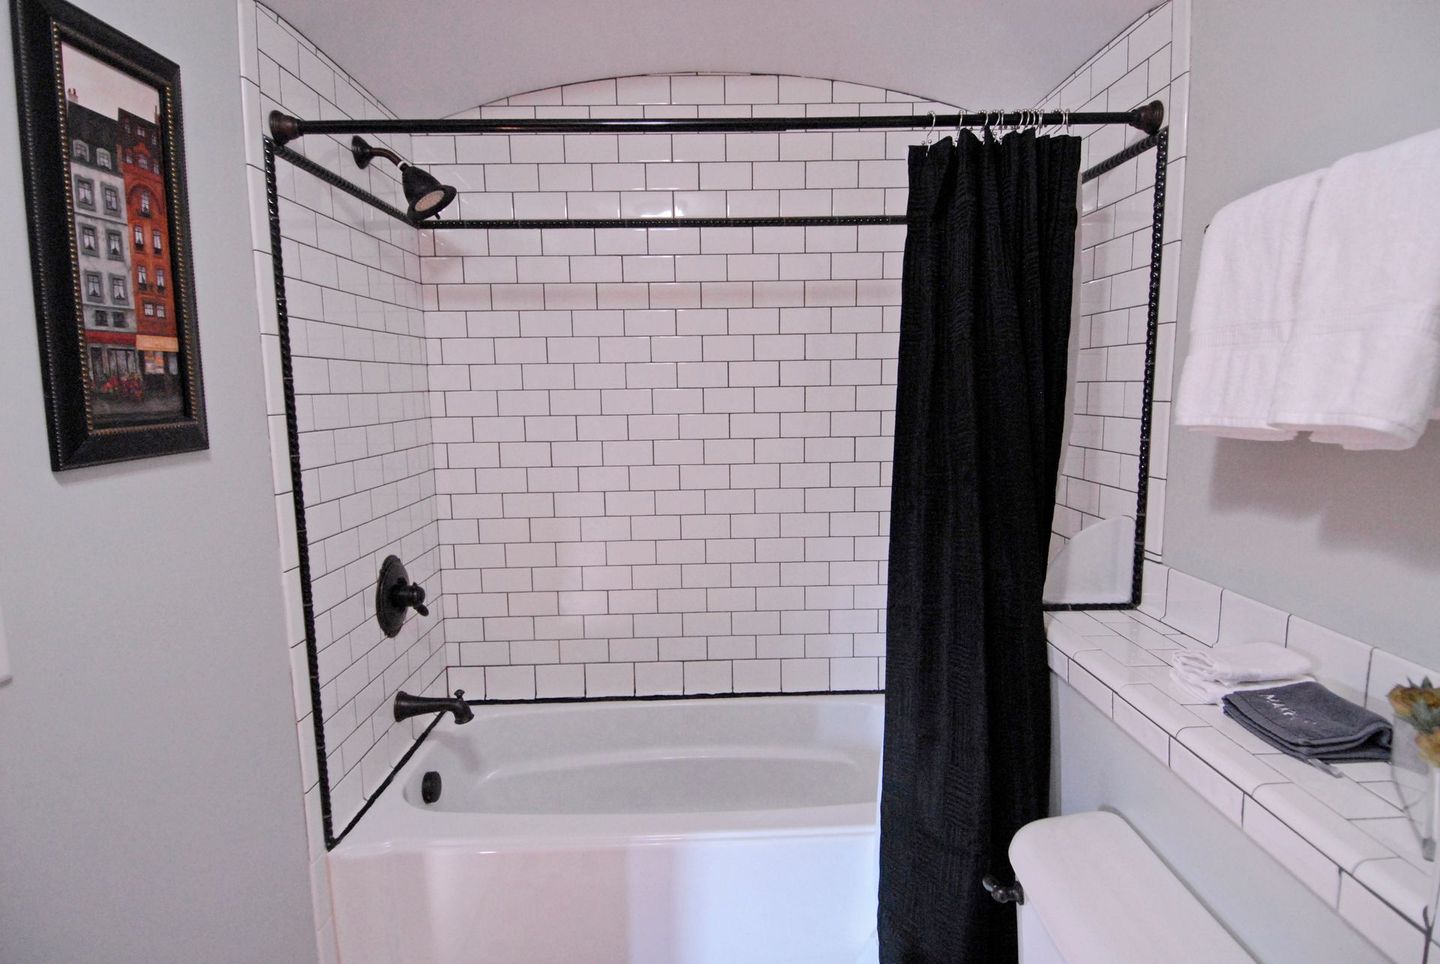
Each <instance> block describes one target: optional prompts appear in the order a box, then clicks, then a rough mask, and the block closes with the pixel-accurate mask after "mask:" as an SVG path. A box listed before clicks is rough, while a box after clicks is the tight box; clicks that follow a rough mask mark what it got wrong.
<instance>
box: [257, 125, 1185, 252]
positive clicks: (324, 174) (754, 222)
mask: <svg viewBox="0 0 1440 964" xmlns="http://www.w3.org/2000/svg"><path fill="white" fill-rule="evenodd" d="M1160 136H1161V135H1160V134H1158V133H1157V134H1151V135H1150V136H1149V137H1147V138H1145V139H1143V140H1139V141H1136V142H1135V143H1134V144H1131V145H1130V146H1129V147H1126V148H1124V149H1123V150H1120V151H1116V152H1115V153H1114V154H1111V155H1110V156H1109V157H1107V158H1105V159H1104V160H1102V161H1100V162H1099V163H1097V164H1095V165H1093V166H1092V167H1090V168H1088V169H1087V170H1085V172H1084V173H1082V174H1081V175H1080V182H1081V183H1082V184H1084V183H1086V182H1088V181H1093V180H1095V178H1097V177H1099V176H1100V175H1102V174H1104V173H1105V172H1106V171H1110V170H1114V169H1115V168H1117V167H1119V166H1120V165H1121V164H1123V163H1125V162H1126V161H1128V160H1130V159H1131V158H1132V157H1138V156H1139V155H1141V154H1143V153H1145V152H1146V151H1148V150H1149V149H1150V148H1152V147H1154V146H1156V144H1157V143H1159V139H1160ZM266 143H267V144H270V145H272V147H273V150H274V152H275V156H276V157H282V158H284V159H285V160H287V161H289V162H290V163H291V164H293V165H295V166H296V167H298V168H299V169H300V170H302V171H305V172H306V173H307V174H310V175H313V176H314V177H317V178H319V179H320V180H322V181H324V182H325V183H326V184H329V185H331V186H333V187H336V188H339V189H340V190H342V191H344V192H345V193H346V194H348V195H350V196H351V197H353V198H357V199H359V200H361V201H364V202H365V203H366V204H368V205H370V206H371V207H373V208H375V209H376V210H378V211H383V212H384V213H386V214H388V215H390V216H391V217H392V218H394V219H395V220H397V221H404V222H405V223H406V224H410V225H414V226H415V227H422V228H430V229H434V230H445V229H450V230H472V231H473V230H487V229H488V230H492V231H504V230H516V229H547V228H589V229H595V228H770V227H830V226H839V225H843V226H850V225H861V226H863V225H875V224H904V223H905V215H903V214H834V215H810V216H787V217H753V218H739V217H736V218H732V217H724V218H693V217H692V218H675V217H671V218H541V219H521V220H504V219H477V218H453V219H448V220H447V219H440V220H434V221H412V220H411V219H410V217H409V215H407V214H406V213H405V212H404V211H402V210H400V209H399V208H397V207H395V206H394V205H393V204H388V203H386V202H385V201H383V200H381V199H380V198H379V197H377V196H375V195H374V194H372V193H370V192H369V191H367V190H365V189H364V188H363V187H361V186H360V185H358V184H355V183H354V182H352V181H347V180H345V178H343V177H341V176H340V175H339V174H336V173H335V172H334V171H331V170H330V169H329V168H326V167H323V166H322V165H320V164H317V163H315V162H314V161H312V160H310V158H308V157H306V156H305V155H304V154H301V153H298V152H297V151H294V150H291V149H290V148H288V147H285V146H283V145H280V144H275V143H274V142H273V141H272V140H271V139H269V138H267V139H266Z"/></svg>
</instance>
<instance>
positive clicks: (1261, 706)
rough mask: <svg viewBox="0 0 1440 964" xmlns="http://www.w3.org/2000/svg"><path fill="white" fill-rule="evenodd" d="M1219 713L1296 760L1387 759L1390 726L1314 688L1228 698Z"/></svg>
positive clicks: (1279, 688)
mask: <svg viewBox="0 0 1440 964" xmlns="http://www.w3.org/2000/svg"><path fill="white" fill-rule="evenodd" d="M1224 707H1225V715H1226V716H1228V717H1230V718H1231V719H1232V720H1234V721H1235V722H1236V723H1239V724H1240V725H1241V726H1243V727H1245V729H1247V730H1249V731H1250V732H1251V733H1253V734H1254V735H1255V736H1257V737H1259V738H1260V739H1262V740H1264V741H1265V742H1266V743H1268V744H1270V745H1271V746H1273V747H1275V748H1276V749H1277V750H1279V751H1281V752H1282V753H1288V754H1289V755H1290V756H1293V757H1298V758H1300V759H1302V760H1308V759H1318V760H1325V761H1328V762H1336V763H1340V762H1345V761H1348V760H1388V759H1390V724H1389V723H1387V722H1386V721H1385V719H1384V718H1383V717H1381V716H1379V715H1378V714H1375V713H1372V712H1370V711H1369V710H1367V709H1365V707H1363V706H1358V705H1356V704H1354V703H1352V702H1350V701H1349V700H1347V699H1345V698H1344V697H1341V696H1337V695H1336V694H1334V693H1332V692H1330V691H1329V690H1327V689H1326V688H1325V687H1323V686H1321V685H1320V684H1319V683H1293V684H1291V685H1289V686H1276V687H1272V688H1270V689H1263V690H1243V691H1240V692H1236V693H1230V694H1228V695H1226V697H1225V699H1224Z"/></svg>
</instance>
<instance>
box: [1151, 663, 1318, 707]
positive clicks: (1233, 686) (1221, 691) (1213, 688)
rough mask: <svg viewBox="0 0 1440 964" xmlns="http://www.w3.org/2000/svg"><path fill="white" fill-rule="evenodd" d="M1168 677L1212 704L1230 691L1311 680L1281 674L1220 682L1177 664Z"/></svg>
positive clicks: (1304, 677)
mask: <svg viewBox="0 0 1440 964" xmlns="http://www.w3.org/2000/svg"><path fill="white" fill-rule="evenodd" d="M1170 678H1171V679H1172V680H1174V681H1175V685H1176V686H1178V687H1179V688H1180V690H1181V692H1184V693H1189V694H1190V695H1191V696H1193V697H1194V698H1195V699H1198V700H1200V701H1201V702H1204V703H1210V704H1212V705H1214V706H1220V705H1221V702H1222V701H1223V700H1224V699H1225V697H1227V696H1229V695H1230V694H1231V693H1238V692H1240V691H1242V690H1264V689H1272V688H1273V687H1276V686H1284V685H1287V684H1289V683H1304V682H1308V681H1311V679H1312V678H1311V677H1309V676H1298V675H1297V676H1283V677H1280V678H1278V679H1267V680H1255V681H1253V682H1248V683H1221V682H1218V681H1216V680H1213V679H1206V678H1205V677H1203V676H1199V675H1197V674H1195V673H1194V672H1192V671H1190V670H1185V669H1181V668H1180V667H1178V666H1175V667H1171V669H1170Z"/></svg>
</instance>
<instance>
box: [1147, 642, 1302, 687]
mask: <svg viewBox="0 0 1440 964" xmlns="http://www.w3.org/2000/svg"><path fill="white" fill-rule="evenodd" d="M1173 662H1174V665H1175V667H1176V668H1177V669H1181V670H1185V671H1187V675H1193V676H1196V677H1198V678H1200V679H1206V680H1213V681H1214V682H1216V683H1253V682H1255V681H1256V680H1277V679H1284V678H1286V677H1289V676H1303V675H1305V674H1306V673H1308V672H1310V657H1308V656H1306V655H1305V654H1304V653H1300V652H1296V651H1295V650H1293V649H1286V648H1285V647H1284V646H1280V645H1278V644H1276V643H1244V644H1242V645H1239V646H1216V647H1214V648H1212V649H1185V650H1181V651H1180V652H1177V653H1176V654H1175V656H1174V659H1173Z"/></svg>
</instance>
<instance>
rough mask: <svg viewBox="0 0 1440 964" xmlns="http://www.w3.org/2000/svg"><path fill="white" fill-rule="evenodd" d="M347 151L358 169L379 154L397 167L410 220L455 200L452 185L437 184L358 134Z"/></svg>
mask: <svg viewBox="0 0 1440 964" xmlns="http://www.w3.org/2000/svg"><path fill="white" fill-rule="evenodd" d="M350 153H351V154H353V155H354V157H355V164H356V166H357V167H360V168H365V167H369V166H370V162H371V161H372V160H374V159H375V158H377V157H383V158H385V159H386V160H388V161H390V162H391V163H393V164H395V165H396V166H398V167H399V168H400V187H401V189H402V190H404V192H405V200H407V201H409V202H410V210H409V211H407V212H406V213H407V214H408V215H409V217H410V220H411V221H423V220H425V219H426V218H431V217H434V216H435V215H437V214H439V213H440V212H441V211H442V210H443V209H444V208H445V206H446V205H448V204H449V203H450V202H451V201H453V200H455V189H454V188H453V187H451V186H450V185H448V184H441V183H440V181H439V180H438V179H436V177H435V176H434V175H432V174H430V173H429V172H427V171H422V170H421V169H420V168H418V167H416V166H415V165H413V164H411V163H409V162H407V161H406V160H405V159H404V158H402V157H401V156H400V155H399V154H396V153H395V152H394V151H392V150H388V149H386V148H383V147H372V146H371V145H370V143H369V142H368V141H366V140H365V138H363V137H361V136H359V135H358V134H357V135H356V136H355V137H354V138H352V139H351V141H350Z"/></svg>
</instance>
